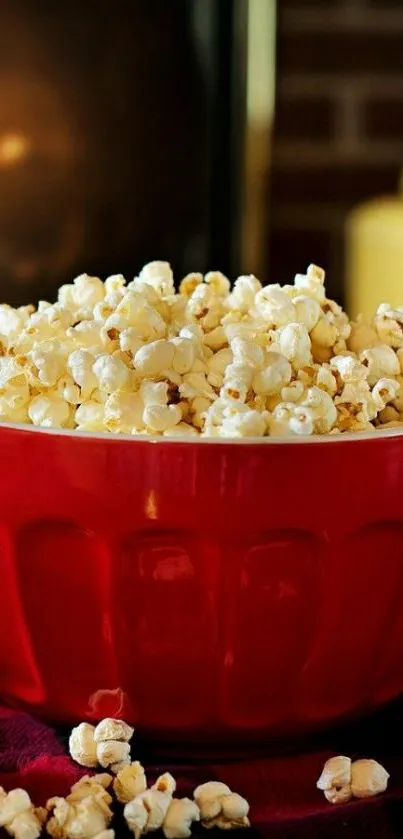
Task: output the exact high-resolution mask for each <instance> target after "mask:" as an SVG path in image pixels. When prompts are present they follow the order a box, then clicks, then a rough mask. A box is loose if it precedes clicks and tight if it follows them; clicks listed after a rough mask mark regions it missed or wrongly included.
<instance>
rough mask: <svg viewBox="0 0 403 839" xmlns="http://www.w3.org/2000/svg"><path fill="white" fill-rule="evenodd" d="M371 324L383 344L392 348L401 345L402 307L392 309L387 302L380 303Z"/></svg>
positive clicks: (402, 335)
mask: <svg viewBox="0 0 403 839" xmlns="http://www.w3.org/2000/svg"><path fill="white" fill-rule="evenodd" d="M373 325H374V327H375V330H376V333H377V335H378V336H379V339H380V341H381V342H382V343H383V344H387V345H388V346H389V347H393V348H394V349H399V348H400V347H403V309H392V308H391V306H389V304H388V303H381V305H380V306H379V307H378V309H377V312H376V314H375V317H374V324H373Z"/></svg>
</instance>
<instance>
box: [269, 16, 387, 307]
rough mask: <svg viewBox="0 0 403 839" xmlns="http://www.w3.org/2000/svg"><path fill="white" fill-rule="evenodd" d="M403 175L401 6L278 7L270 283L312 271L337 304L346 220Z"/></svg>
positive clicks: (341, 280) (341, 283)
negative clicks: (312, 265) (311, 267)
mask: <svg viewBox="0 0 403 839" xmlns="http://www.w3.org/2000/svg"><path fill="white" fill-rule="evenodd" d="M402 167H403V0H278V42H277V104H276V119H275V130H274V145H273V171H272V202H271V207H272V210H271V223H272V235H271V272H270V277H271V281H280V282H283V281H289V279H290V277H292V275H293V274H294V273H295V272H296V271H297V270H301V269H303V268H304V267H306V265H307V264H308V263H309V262H310V261H315V262H317V263H319V264H320V265H323V266H324V267H326V268H327V271H328V286H329V289H330V292H331V293H332V294H334V295H335V296H336V297H337V298H338V299H341V298H342V289H343V261H344V260H343V256H344V254H343V250H344V242H343V227H344V220H345V216H346V212H347V211H348V209H349V208H350V207H351V206H353V205H354V204H357V203H358V202H360V201H362V200H365V199H367V198H369V197H372V196H374V195H377V194H379V193H384V192H394V191H395V190H396V186H397V181H398V177H399V173H400V169H401V168H402ZM402 235H403V233H402Z"/></svg>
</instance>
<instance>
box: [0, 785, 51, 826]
mask: <svg viewBox="0 0 403 839" xmlns="http://www.w3.org/2000/svg"><path fill="white" fill-rule="evenodd" d="M46 816H47V812H46V810H44V809H43V808H41V807H37V808H35V807H34V805H33V804H32V801H31V799H30V797H29V795H28V793H27V792H26V791H25V790H24V789H13V790H10V792H8V793H7V792H5V791H4V789H3V787H0V827H4V828H5V830H6V831H7V833H9V834H10V836H14V837H15V839H37V838H38V836H40V834H41V833H42V825H43V824H44V822H45V821H46Z"/></svg>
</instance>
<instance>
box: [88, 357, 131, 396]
mask: <svg viewBox="0 0 403 839" xmlns="http://www.w3.org/2000/svg"><path fill="white" fill-rule="evenodd" d="M92 370H93V373H94V375H95V377H96V379H97V387H99V388H100V389H101V390H103V391H105V393H115V391H116V390H123V389H124V388H125V387H126V386H127V385H128V384H129V371H128V369H127V367H126V366H125V364H123V361H120V360H119V359H118V358H114V357H113V356H110V355H99V356H98V358H97V360H96V361H95V362H94V364H93V367H92Z"/></svg>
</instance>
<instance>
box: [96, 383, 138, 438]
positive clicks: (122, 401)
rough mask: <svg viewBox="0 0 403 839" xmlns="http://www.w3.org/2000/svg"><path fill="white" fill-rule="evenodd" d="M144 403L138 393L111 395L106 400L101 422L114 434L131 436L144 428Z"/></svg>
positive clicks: (119, 392)
mask: <svg viewBox="0 0 403 839" xmlns="http://www.w3.org/2000/svg"><path fill="white" fill-rule="evenodd" d="M143 414H144V402H143V399H142V398H141V395H140V394H139V393H122V391H118V392H117V393H112V394H111V395H110V396H108V398H107V399H106V401H105V403H104V406H103V411H101V413H100V415H101V416H102V422H103V423H104V424H105V426H106V428H107V429H108V431H112V432H114V433H116V434H132V433H133V432H136V431H142V430H143V428H144V425H145V424H144V419H143Z"/></svg>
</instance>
